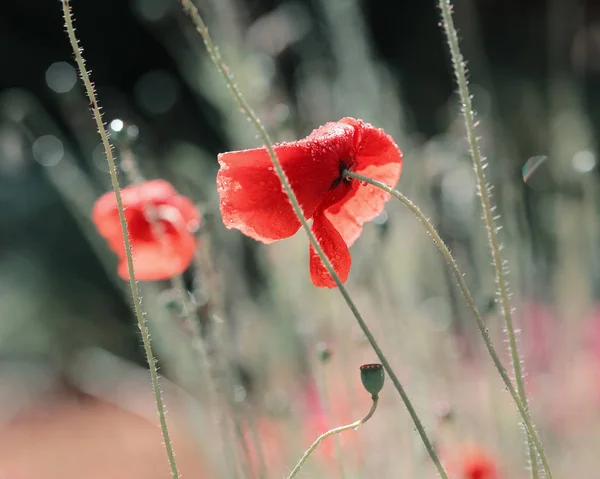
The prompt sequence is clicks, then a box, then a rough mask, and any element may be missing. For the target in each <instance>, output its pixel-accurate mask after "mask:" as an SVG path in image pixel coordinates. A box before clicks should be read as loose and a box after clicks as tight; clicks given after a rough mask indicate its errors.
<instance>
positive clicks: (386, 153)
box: [325, 118, 402, 246]
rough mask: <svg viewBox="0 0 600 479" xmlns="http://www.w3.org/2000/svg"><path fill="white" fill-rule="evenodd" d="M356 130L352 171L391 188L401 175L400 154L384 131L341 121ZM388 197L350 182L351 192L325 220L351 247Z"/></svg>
mask: <svg viewBox="0 0 600 479" xmlns="http://www.w3.org/2000/svg"><path fill="white" fill-rule="evenodd" d="M340 121H341V122H345V123H348V124H351V125H353V126H354V127H355V132H356V133H355V138H354V141H355V142H356V143H355V148H356V157H355V160H354V164H353V166H352V171H354V172H356V173H360V174H362V175H365V176H368V177H370V178H373V179H375V180H379V181H381V182H383V183H385V184H387V185H388V186H391V187H394V186H395V185H396V183H397V182H398V179H399V178H400V172H401V171H402V152H401V151H400V149H399V148H398V146H397V145H396V143H395V142H394V140H393V139H392V138H391V137H390V136H389V135H387V134H386V133H385V132H384V131H383V130H381V129H378V128H375V127H373V126H371V125H370V124H368V123H365V122H363V121H361V120H355V119H353V118H344V119H342V120H340ZM389 198H390V195H389V194H387V193H385V192H384V191H382V190H380V189H379V188H376V187H375V186H371V185H361V184H360V182H358V181H356V180H353V184H352V188H351V191H350V192H349V193H348V194H347V195H346V196H345V197H344V198H343V199H342V200H341V201H339V202H337V203H335V204H334V205H332V206H330V207H328V208H327V209H326V210H325V214H326V216H327V218H329V220H330V221H331V223H332V224H333V225H334V227H335V228H336V229H337V230H338V231H339V232H340V234H341V235H342V237H343V238H344V241H345V242H346V244H347V245H348V246H351V245H352V244H353V243H354V241H356V239H357V238H358V236H359V235H360V233H361V231H362V227H363V224H364V223H366V222H368V221H370V220H372V219H373V218H375V217H376V216H377V215H379V214H380V213H381V212H382V211H383V208H384V206H385V203H386V202H387V201H388V200H389Z"/></svg>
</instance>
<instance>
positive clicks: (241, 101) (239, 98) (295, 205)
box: [180, 0, 448, 479]
mask: <svg viewBox="0 0 600 479" xmlns="http://www.w3.org/2000/svg"><path fill="white" fill-rule="evenodd" d="M180 2H181V5H182V7H183V9H184V10H185V12H186V13H187V14H188V15H189V16H190V18H191V19H192V21H193V22H194V25H195V27H196V30H197V31H198V33H199V34H200V35H201V36H202V40H203V41H204V45H205V46H206V49H207V51H208V53H209V54H210V57H211V59H212V61H213V63H214V64H215V66H216V67H217V69H218V70H219V72H220V73H221V75H222V76H223V78H224V80H225V84H226V85H227V88H228V90H229V91H230V92H231V94H232V96H233V98H234V100H235V101H236V102H237V104H238V106H239V107H240V110H241V111H242V112H243V113H244V114H245V115H246V116H247V117H248V119H249V120H250V122H251V123H252V125H253V126H254V127H255V129H256V131H257V133H258V136H259V137H260V139H261V140H262V142H263V144H264V145H265V147H266V149H267V152H268V153H269V156H270V158H271V161H272V162H273V168H274V170H275V173H276V174H277V177H278V178H279V180H280V181H281V184H282V186H283V190H284V191H285V193H286V194H287V196H288V199H289V201H290V203H291V205H292V209H293V210H294V213H295V214H296V216H297V217H298V220H299V221H300V223H301V224H302V227H303V228H304V231H305V232H306V235H307V236H308V240H309V242H310V244H311V245H312V246H313V248H314V249H315V251H316V253H317V255H318V256H319V258H320V259H321V261H322V262H323V264H324V265H325V268H326V269H327V271H328V272H329V274H330V275H331V277H332V278H333V280H334V282H335V284H336V285H337V287H338V289H339V291H340V293H341V295H342V296H343V298H344V300H345V301H346V304H347V305H348V307H349V308H350V311H351V312H352V314H353V316H354V317H355V318H356V321H357V322H358V324H359V326H360V328H361V330H362V331H363V333H364V335H365V336H366V337H367V340H368V341H369V343H370V344H371V347H372V348H373V350H374V351H375V354H376V355H377V357H378V358H379V361H380V362H381V364H382V365H383V367H384V369H385V371H386V372H387V373H388V375H389V377H390V380H391V381H392V383H393V384H394V387H395V388H396V390H397V391H398V393H399V394H400V397H401V398H402V401H403V402H404V405H405V407H406V409H407V410H408V413H409V414H410V416H411V418H412V420H413V422H414V424H415V428H416V429H417V432H418V433H419V435H420V437H421V440H422V441H423V444H424V445H425V448H426V449H427V452H428V454H429V456H430V457H431V460H432V461H433V463H434V465H435V467H436V469H437V471H438V473H439V475H440V476H441V477H442V478H443V479H448V474H447V473H446V471H445V469H444V466H442V463H441V461H440V459H439V457H438V455H437V453H436V451H435V448H434V446H433V443H432V442H431V440H430V439H429V436H428V435H427V432H426V431H425V428H424V426H423V423H422V422H421V420H420V418H419V416H418V414H417V412H416V410H415V408H414V407H413V405H412V403H411V401H410V399H409V398H408V395H407V394H406V392H405V391H404V388H403V387H402V384H401V383H400V380H399V379H398V377H397V376H396V374H395V372H394V370H393V369H392V367H391V365H390V363H389V361H388V360H387V357H386V356H385V355H384V354H383V351H382V350H381V348H380V347H379V344H378V343H377V341H376V340H375V337H374V336H373V334H372V333H371V330H370V329H369V327H368V326H367V323H366V322H365V320H364V319H363V317H362V315H361V314H360V312H359V311H358V308H357V307H356V305H355V304H354V301H352V298H351V297H350V294H349V293H348V291H347V290H346V288H345V287H344V285H343V283H342V281H341V280H340V278H339V276H338V275H337V273H336V272H335V270H334V269H333V266H332V264H331V262H330V261H329V259H328V258H327V256H326V255H325V253H324V252H323V249H322V248H321V246H320V245H319V242H318V241H317V239H316V238H315V236H314V234H313V233H312V231H311V229H310V225H309V224H308V221H307V220H306V218H305V217H304V212H303V211H302V207H301V206H300V203H299V202H298V199H297V198H296V195H295V193H294V191H293V189H292V187H291V185H290V182H289V180H288V178H287V175H286V174H285V172H284V171H283V168H282V166H281V163H279V160H278V158H277V155H276V154H275V151H274V150H273V142H272V141H271V138H270V137H269V134H268V133H267V131H266V129H265V128H264V127H263V125H262V123H261V121H260V120H259V118H258V117H257V116H256V114H255V113H254V111H253V110H252V108H251V107H250V105H249V104H248V102H247V101H246V99H245V98H244V96H243V95H242V93H241V92H240V90H239V88H238V86H237V84H236V83H235V81H234V80H233V75H232V73H231V71H230V69H229V67H227V65H225V63H224V62H223V59H222V58H221V54H220V53H219V49H218V48H217V46H216V45H215V44H214V42H213V40H212V38H211V36H210V34H209V32H208V28H207V27H206V25H205V23H204V20H203V19H202V17H201V16H200V13H199V12H198V9H197V8H196V7H195V5H194V4H193V3H192V1H191V0H180Z"/></svg>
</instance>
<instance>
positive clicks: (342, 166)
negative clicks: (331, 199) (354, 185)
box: [329, 160, 353, 191]
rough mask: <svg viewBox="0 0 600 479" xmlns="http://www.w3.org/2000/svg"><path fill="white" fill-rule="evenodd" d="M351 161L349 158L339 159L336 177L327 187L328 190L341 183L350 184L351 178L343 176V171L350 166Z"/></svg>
mask: <svg viewBox="0 0 600 479" xmlns="http://www.w3.org/2000/svg"><path fill="white" fill-rule="evenodd" d="M352 163H353V162H352V161H350V160H340V163H339V165H338V177H337V178H336V179H335V180H333V182H332V183H331V186H330V187H329V190H330V191H331V190H333V189H335V188H337V187H338V186H339V185H340V184H341V183H345V184H346V185H350V183H351V181H352V180H351V179H350V178H346V177H345V176H344V172H345V171H346V170H349V169H350V168H351V167H352Z"/></svg>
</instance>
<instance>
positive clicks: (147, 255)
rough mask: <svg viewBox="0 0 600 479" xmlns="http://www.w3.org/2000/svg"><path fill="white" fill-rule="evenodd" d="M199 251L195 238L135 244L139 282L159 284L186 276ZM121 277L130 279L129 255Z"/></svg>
mask: <svg viewBox="0 0 600 479" xmlns="http://www.w3.org/2000/svg"><path fill="white" fill-rule="evenodd" d="M195 249H196V240H195V238H194V237H193V236H192V235H188V234H183V235H177V236H172V235H169V236H165V238H164V239H163V241H162V242H159V243H156V242H154V243H151V242H138V241H134V242H133V244H132V253H133V269H134V272H135V279H137V280H139V281H158V280H164V279H169V278H172V277H173V276H175V275H177V274H182V273H183V272H184V271H185V270H186V269H187V268H188V267H189V265H190V264H191V262H192V259H193V257H194V251H195ZM118 273H119V276H120V277H121V278H122V279H125V280H127V279H129V270H128V268H127V260H126V258H125V256H120V261H119V267H118Z"/></svg>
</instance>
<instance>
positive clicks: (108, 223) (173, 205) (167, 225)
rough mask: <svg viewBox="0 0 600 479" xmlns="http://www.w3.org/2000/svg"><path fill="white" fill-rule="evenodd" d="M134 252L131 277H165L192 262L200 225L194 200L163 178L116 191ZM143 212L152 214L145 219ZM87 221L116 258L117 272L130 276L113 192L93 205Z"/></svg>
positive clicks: (151, 278) (125, 277)
mask: <svg viewBox="0 0 600 479" xmlns="http://www.w3.org/2000/svg"><path fill="white" fill-rule="evenodd" d="M121 197H122V199H123V206H124V207H125V217H126V219H127V225H128V229H129V238H130V240H131V246H132V252H133V265H134V270H135V277H136V279H139V280H141V281H155V280H160V279H169V278H171V277H172V276H174V275H176V274H181V273H183V272H184V271H185V270H186V268H187V267H188V266H189V265H190V263H191V262H192V258H193V256H194V250H195V248H196V238H195V237H194V235H193V233H192V231H193V230H194V229H196V228H197V227H198V225H199V223H200V215H199V213H198V210H197V209H196V207H195V206H194V204H193V203H192V202H191V201H190V200H189V199H188V198H186V197H184V196H180V195H178V194H177V192H176V191H175V189H174V188H173V186H171V184H170V183H168V182H166V181H164V180H152V181H146V182H144V183H143V184H141V185H139V186H137V185H136V186H128V187H126V188H124V189H123V190H121ZM148 215H155V216H156V219H155V221H153V222H150V220H149V219H148ZM92 220H93V221H94V224H95V225H96V228H97V229H98V232H99V233H100V234H101V235H102V236H103V237H104V238H105V239H106V241H107V242H108V246H109V247H110V249H112V250H113V251H114V252H115V253H116V254H117V255H118V256H119V260H120V262H119V267H118V273H119V276H120V277H121V278H123V279H127V278H129V273H128V270H127V259H126V257H125V245H124V242H123V235H122V234H121V224H120V222H119V212H118V210H117V201H116V199H115V195H114V193H113V192H108V193H106V194H105V195H103V196H102V197H100V198H99V199H98V200H97V201H96V204H95V205H94V208H93V211H92Z"/></svg>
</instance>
